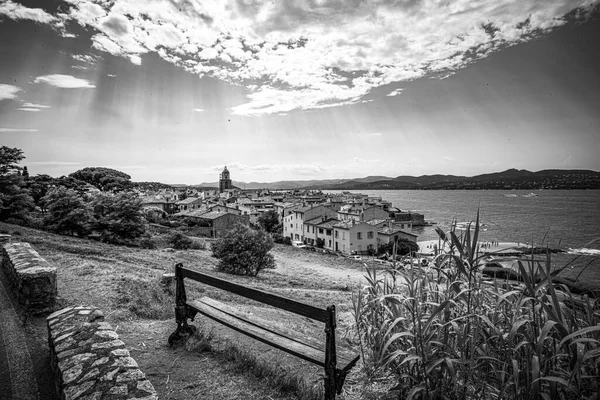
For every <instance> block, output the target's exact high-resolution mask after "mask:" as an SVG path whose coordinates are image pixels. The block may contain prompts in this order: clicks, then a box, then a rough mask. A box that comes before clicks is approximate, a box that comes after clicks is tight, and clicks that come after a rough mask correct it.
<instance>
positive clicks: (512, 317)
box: [353, 213, 600, 400]
mask: <svg viewBox="0 0 600 400" xmlns="http://www.w3.org/2000/svg"><path fill="white" fill-rule="evenodd" d="M438 234H439V236H440V239H441V240H442V241H444V243H445V244H446V245H447V247H448V248H449V249H450V250H449V251H447V252H445V253H443V254H440V255H438V256H437V257H436V258H435V259H434V262H433V267H431V268H423V267H417V266H413V267H412V268H410V269H409V270H404V269H400V270H388V271H383V272H380V273H377V272H375V271H369V272H368V275H367V277H366V279H367V285H366V286H365V287H364V288H363V289H362V290H361V291H359V292H358V293H356V294H355V296H354V298H353V305H354V310H353V311H354V317H355V319H356V328H357V334H358V337H359V340H360V344H361V349H362V352H363V363H364V367H365V371H366V372H367V373H368V375H369V376H374V375H376V374H377V372H383V371H387V372H389V373H392V374H394V376H395V377H396V379H397V385H396V386H395V387H394V391H395V392H396V393H397V394H398V396H399V398H406V399H438V398H445V399H480V398H494V399H536V400H537V399H580V398H586V399H598V400H600V387H599V384H598V382H599V381H600V346H599V340H600V325H599V324H600V304H599V302H598V301H597V300H594V299H591V298H589V297H587V296H584V297H583V298H581V299H579V298H575V296H573V295H572V294H571V293H570V291H569V290H568V288H567V287H565V286H563V285H559V284H556V283H554V282H553V280H552V279H553V277H554V276H556V275H557V274H558V273H560V269H559V270H554V271H552V270H551V262H550V253H549V252H548V253H547V257H546V260H545V262H540V261H537V260H536V259H535V258H534V257H533V255H532V256H531V257H532V258H531V260H530V262H528V263H527V265H528V266H527V267H526V266H525V265H524V264H523V263H521V262H519V272H520V275H521V277H522V279H523V281H522V282H521V283H518V284H514V285H512V286H511V285H506V282H502V281H500V280H494V281H492V282H491V283H489V282H487V281H484V280H483V278H482V274H481V269H482V267H483V265H484V261H483V257H482V256H481V254H480V253H479V244H478V236H479V213H477V218H476V221H475V224H474V227H473V229H471V226H468V227H467V229H466V231H465V233H464V235H463V236H462V238H459V237H458V236H457V235H456V233H455V231H454V229H451V230H450V232H448V233H446V232H443V231H442V230H439V229H438ZM563 268H564V267H563Z"/></svg>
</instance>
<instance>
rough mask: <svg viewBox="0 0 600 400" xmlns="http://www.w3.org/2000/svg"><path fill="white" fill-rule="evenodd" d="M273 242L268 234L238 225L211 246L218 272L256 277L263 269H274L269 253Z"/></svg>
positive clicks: (273, 262)
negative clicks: (216, 261)
mask: <svg viewBox="0 0 600 400" xmlns="http://www.w3.org/2000/svg"><path fill="white" fill-rule="evenodd" d="M272 248H273V240H272V239H271V236H269V234H268V233H266V232H265V231H263V230H262V229H260V230H254V229H251V228H250V227H248V226H246V225H241V224H238V225H236V226H235V227H234V228H233V229H232V230H230V231H227V232H225V234H224V235H223V236H221V237H220V238H218V239H217V240H216V241H215V242H214V243H213V244H212V251H213V257H215V258H218V259H219V260H220V262H219V264H218V265H217V269H218V270H219V271H224V272H227V273H230V274H234V275H251V276H256V275H258V273H259V272H260V271H261V270H263V269H265V268H275V259H274V258H273V255H272V254H270V253H269V251H270V250H271V249H272Z"/></svg>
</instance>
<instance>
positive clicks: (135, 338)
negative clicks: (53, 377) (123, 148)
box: [0, 223, 377, 399]
mask: <svg viewBox="0 0 600 400" xmlns="http://www.w3.org/2000/svg"><path fill="white" fill-rule="evenodd" d="M0 231H2V232H6V233H9V234H11V235H12V241H13V242H17V241H24V242H29V243H31V244H32V246H33V247H34V248H35V249H36V250H37V251H38V252H39V253H40V255H41V256H43V257H44V258H45V259H46V260H47V261H48V262H50V263H51V264H52V265H54V266H56V267H57V269H58V271H57V274H58V292H59V296H60V297H61V300H60V301H61V306H66V305H79V304H86V305H95V306H97V307H100V308H101V309H102V310H104V313H105V315H106V319H107V321H108V322H110V323H111V324H112V325H113V327H115V328H116V330H117V332H118V333H119V335H120V336H121V337H122V339H123V340H124V341H125V342H126V343H127V345H128V347H129V348H130V350H131V352H132V354H133V357H134V358H135V359H136V360H137V361H138V363H139V364H140V366H141V368H142V370H143V371H145V372H146V373H147V374H148V377H149V379H150V381H151V382H152V383H153V384H154V385H155V387H156V389H157V390H158V392H159V395H160V397H161V399H189V398H195V397H197V396H204V397H203V398H207V399H238V398H240V399H241V398H265V399H293V398H314V397H315V396H318V395H319V393H320V386H321V384H322V373H323V371H322V369H321V368H318V367H315V366H313V365H311V364H308V363H306V362H304V361H302V360H299V359H297V358H296V357H293V356H290V355H288V354H286V353H283V352H280V351H278V350H275V349H272V348H270V347H269V346H265V345H262V344H260V343H258V342H256V341H254V340H252V339H249V338H247V337H246V336H244V335H239V334H237V333H235V332H233V331H231V330H229V329H227V328H224V327H222V326H221V325H220V324H214V323H211V322H209V321H206V319H204V318H201V317H198V318H197V320H196V321H195V322H194V324H195V325H196V326H198V327H199V328H200V331H201V332H203V333H204V337H199V338H198V339H197V341H196V345H195V346H194V345H193V346H191V348H190V349H187V350H186V349H181V348H178V349H177V348H176V349H172V348H169V347H168V345H167V338H168V336H169V334H170V333H171V332H173V330H174V329H175V321H174V311H173V307H174V298H173V296H172V295H170V294H167V293H165V291H164V290H163V288H162V287H161V286H160V284H159V282H160V278H161V276H162V274H163V273H165V272H172V270H173V267H174V265H175V264H176V263H179V262H181V263H183V264H184V265H185V266H186V267H190V268H193V269H197V270H200V271H206V272H209V273H211V274H214V275H215V276H220V277H222V278H224V279H228V280H230V281H234V282H239V283H241V284H244V285H248V286H251V287H255V288H259V289H262V290H266V291H269V292H273V293H277V294H281V295H284V296H286V297H289V298H293V299H295V300H299V301H302V302H304V303H307V304H311V305H314V306H318V307H323V308H324V307H326V306H328V305H331V304H335V305H337V307H338V332H339V336H338V342H339V343H340V344H344V345H347V346H348V347H351V346H352V343H351V339H352V336H353V333H352V326H353V317H352V314H351V312H350V309H351V304H352V293H353V291H356V289H357V288H358V286H359V285H362V284H364V278H363V271H364V265H363V264H362V263H361V262H358V261H354V260H349V259H346V258H342V257H337V256H333V255H324V254H317V253H313V252H309V251H306V250H303V249H296V248H292V247H289V246H283V245H276V247H275V248H274V249H273V251H272V252H273V254H274V256H275V260H276V263H277V268H276V269H269V270H264V271H262V272H261V273H260V274H259V276H257V277H242V276H232V275H228V274H224V273H220V272H217V271H216V270H215V266H216V263H217V260H216V259H214V258H212V257H211V255H210V250H208V249H207V250H172V249H156V250H147V249H139V248H130V247H122V246H113V245H107V244H103V243H99V242H95V241H89V240H84V239H79V238H74V237H68V236H59V235H54V234H51V233H48V232H43V231H37V230H34V229H29V228H24V227H20V226H16V225H9V224H4V223H0ZM207 245H208V246H207V248H210V243H207ZM186 288H187V292H188V293H187V294H188V298H194V297H199V296H201V295H205V294H206V295H209V296H210V297H213V298H215V299H216V300H219V301H223V302H226V303H230V304H233V305H235V306H236V307H238V308H241V309H243V310H245V311H247V312H249V313H253V314H256V315H257V316H259V317H261V318H265V319H269V320H272V321H278V323H280V324H281V325H282V326H285V327H287V328H291V329H295V330H299V331H303V332H304V333H307V334H311V335H315V336H318V335H322V336H324V333H323V327H322V326H320V324H319V325H317V324H315V323H314V322H312V321H310V320H308V319H305V318H301V317H297V316H295V315H293V314H290V313H286V312H283V311H281V310H276V309H273V308H270V307H266V306H264V305H262V304H260V303H255V302H253V301H250V300H247V299H245V298H241V297H238V296H234V295H231V294H230V293H227V292H223V291H220V290H217V289H214V288H212V287H208V286H203V285H200V284H197V285H195V284H194V282H190V284H189V285H188V284H187V283H186ZM39 323H43V322H39ZM39 331H40V332H41V330H39ZM346 338H347V339H348V340H345V339H346ZM188 347H190V346H188ZM207 350H211V351H207ZM359 371H360V368H358V367H357V368H355V369H354V373H353V374H351V375H350V376H349V377H348V378H347V382H346V385H345V395H343V396H341V397H340V398H342V399H344V398H345V399H358V398H365V396H371V395H374V394H375V393H376V392H377V390H375V389H372V388H368V389H365V385H364V384H363V382H362V378H361V376H360V373H359ZM376 386H377V385H376ZM365 390H367V391H368V393H366V392H365Z"/></svg>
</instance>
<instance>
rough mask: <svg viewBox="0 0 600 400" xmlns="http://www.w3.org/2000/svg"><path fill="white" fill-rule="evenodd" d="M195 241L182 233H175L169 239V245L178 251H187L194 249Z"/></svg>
mask: <svg viewBox="0 0 600 400" xmlns="http://www.w3.org/2000/svg"><path fill="white" fill-rule="evenodd" d="M193 243H194V241H193V240H192V239H190V238H189V237H187V236H185V235H184V234H182V233H179V232H175V233H174V234H172V235H171V236H170V237H169V244H170V245H171V247H173V248H174V249H177V250H187V249H189V248H190V247H192V244H193Z"/></svg>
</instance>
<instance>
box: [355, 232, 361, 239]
mask: <svg viewBox="0 0 600 400" xmlns="http://www.w3.org/2000/svg"><path fill="white" fill-rule="evenodd" d="M356 238H357V239H358V240H362V232H356Z"/></svg>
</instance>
